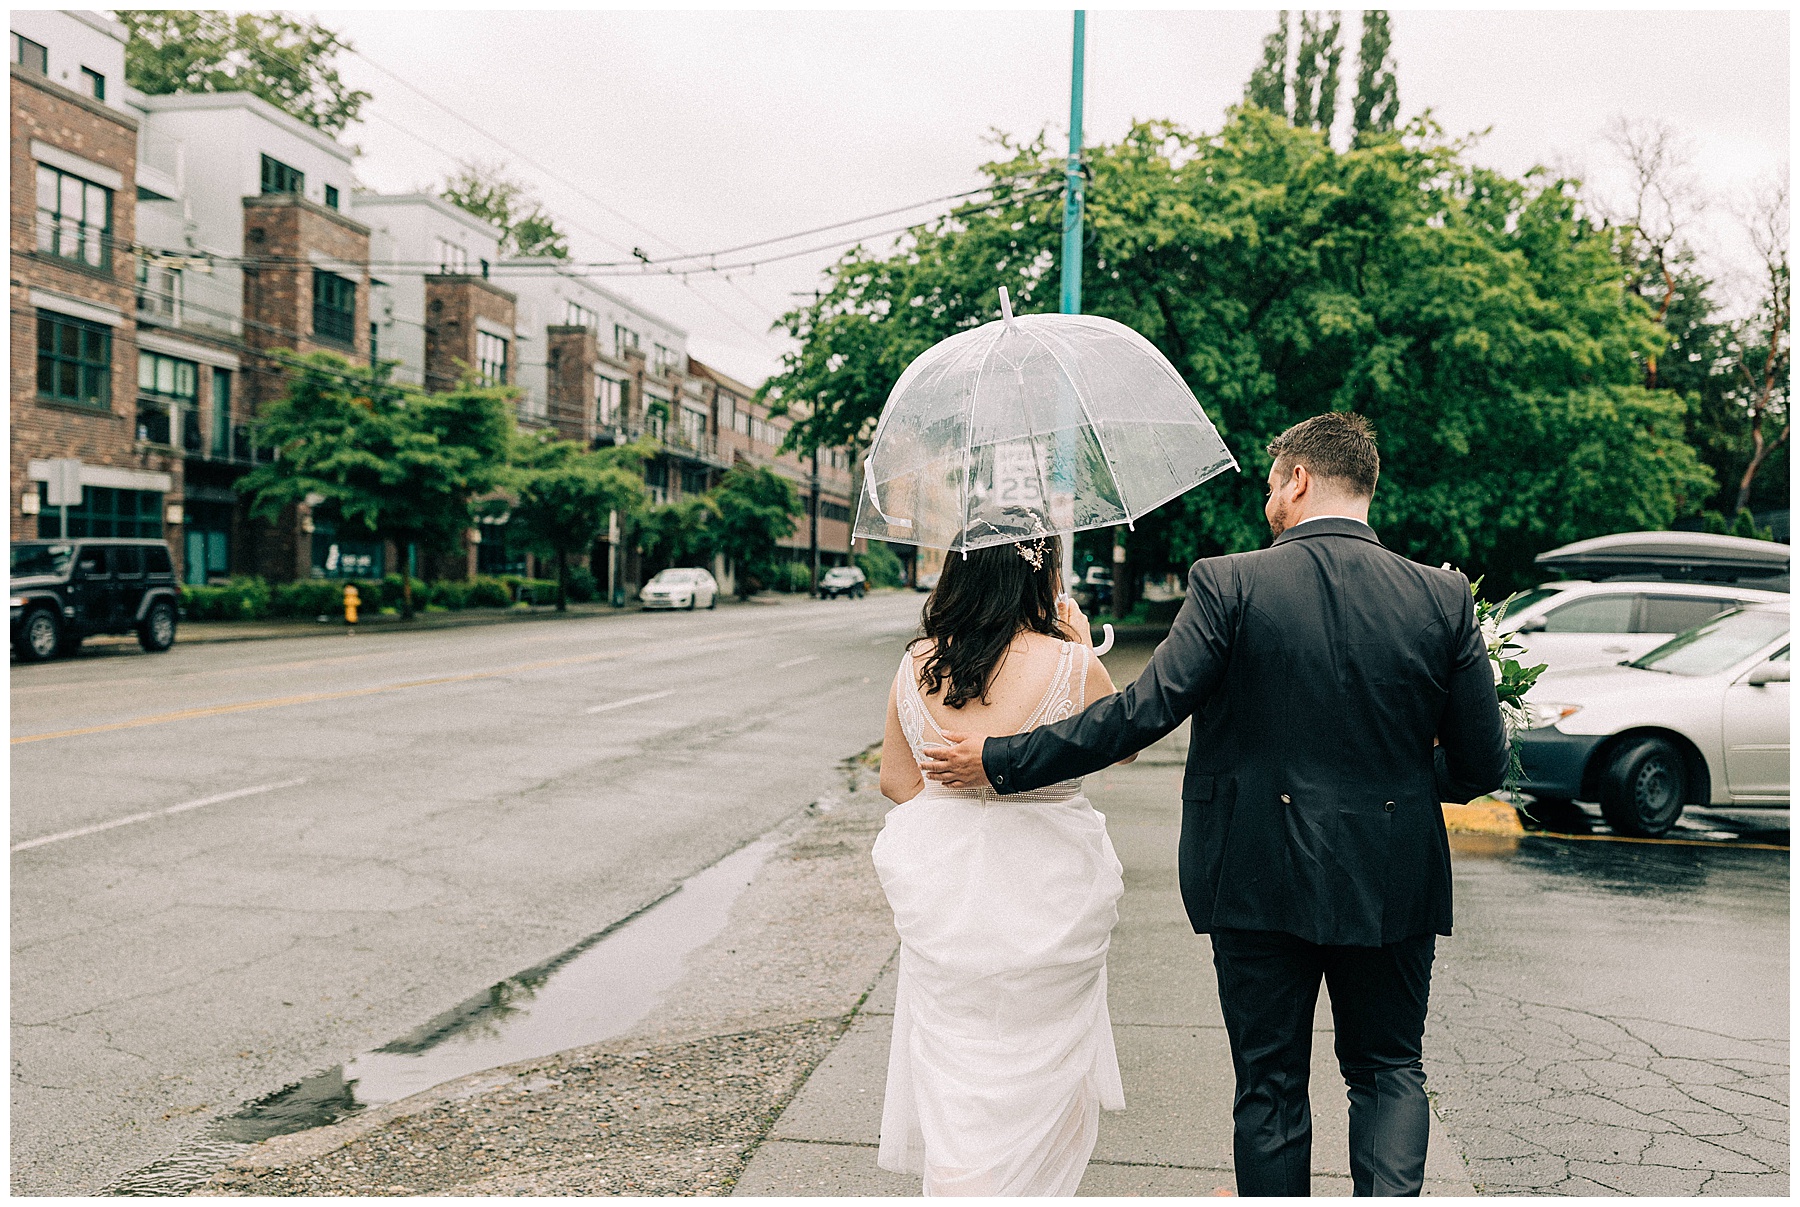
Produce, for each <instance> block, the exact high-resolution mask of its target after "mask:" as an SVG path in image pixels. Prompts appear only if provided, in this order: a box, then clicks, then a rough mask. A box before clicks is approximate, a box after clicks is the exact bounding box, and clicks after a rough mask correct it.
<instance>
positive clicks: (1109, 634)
mask: <svg viewBox="0 0 1800 1207" xmlns="http://www.w3.org/2000/svg"><path fill="white" fill-rule="evenodd" d="M1100 627H1101V629H1103V630H1104V631H1105V633H1106V637H1105V639H1104V640H1103V641H1101V642H1100V644H1099V645H1097V646H1095V647H1094V653H1095V654H1096V655H1099V654H1104V653H1106V651H1107V650H1110V649H1112V647H1113V628H1112V626H1111V625H1110V624H1103V625H1101V626H1100Z"/></svg>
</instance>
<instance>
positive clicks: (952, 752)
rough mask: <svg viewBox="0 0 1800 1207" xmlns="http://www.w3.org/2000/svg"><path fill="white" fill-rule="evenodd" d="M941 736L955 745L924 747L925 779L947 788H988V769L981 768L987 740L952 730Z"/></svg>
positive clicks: (920, 767)
mask: <svg viewBox="0 0 1800 1207" xmlns="http://www.w3.org/2000/svg"><path fill="white" fill-rule="evenodd" d="M942 733H943V735H944V736H945V737H947V738H949V739H950V741H951V742H953V743H955V744H954V745H951V746H927V747H925V748H924V754H925V758H924V759H923V760H922V761H921V762H920V763H919V770H920V771H921V772H922V773H923V774H924V776H925V778H926V779H928V780H931V781H932V782H933V783H938V784H942V785H944V787H946V788H986V787H988V777H987V769H986V768H984V767H983V766H982V765H981V748H982V746H983V745H984V744H985V743H986V742H987V739H986V738H984V737H982V736H981V735H980V734H967V733H957V732H955V731H954V730H949V729H946V730H943V731H942Z"/></svg>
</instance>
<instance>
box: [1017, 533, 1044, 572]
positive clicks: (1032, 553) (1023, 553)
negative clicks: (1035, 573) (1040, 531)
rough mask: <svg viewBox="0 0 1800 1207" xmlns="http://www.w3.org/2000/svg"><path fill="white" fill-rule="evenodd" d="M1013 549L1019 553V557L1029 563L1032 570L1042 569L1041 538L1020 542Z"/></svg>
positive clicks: (1042, 541) (1042, 550) (1042, 547)
mask: <svg viewBox="0 0 1800 1207" xmlns="http://www.w3.org/2000/svg"><path fill="white" fill-rule="evenodd" d="M1013 548H1015V549H1017V550H1018V551H1019V556H1020V557H1022V558H1024V559H1025V560H1026V561H1028V562H1030V563H1031V568H1032V569H1033V570H1042V569H1043V568H1044V540H1043V538H1042V537H1039V538H1037V539H1036V540H1031V541H1020V542H1019V543H1018V544H1017V545H1014V546H1013Z"/></svg>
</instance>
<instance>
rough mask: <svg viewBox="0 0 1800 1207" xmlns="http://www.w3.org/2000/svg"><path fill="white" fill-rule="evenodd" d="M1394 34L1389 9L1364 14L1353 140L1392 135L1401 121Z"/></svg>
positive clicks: (1353, 119) (1353, 111) (1358, 52)
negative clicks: (1395, 66) (1395, 74)
mask: <svg viewBox="0 0 1800 1207" xmlns="http://www.w3.org/2000/svg"><path fill="white" fill-rule="evenodd" d="M1390 41H1391V34H1390V32H1389V29H1388V15H1387V11H1386V10H1385V9H1379V8H1372V9H1367V10H1365V11H1364V12H1363V18H1362V42H1361V44H1360V45H1359V46H1358V47H1357V51H1356V105H1355V108H1354V109H1353V110H1352V111H1351V120H1350V130H1351V137H1352V139H1362V138H1365V137H1368V136H1372V135H1381V134H1392V133H1393V131H1394V123H1395V122H1397V121H1398V120H1399V118H1400V84H1399V81H1398V80H1397V79H1396V78H1395V76H1394V57H1393V51H1392V49H1391V47H1390Z"/></svg>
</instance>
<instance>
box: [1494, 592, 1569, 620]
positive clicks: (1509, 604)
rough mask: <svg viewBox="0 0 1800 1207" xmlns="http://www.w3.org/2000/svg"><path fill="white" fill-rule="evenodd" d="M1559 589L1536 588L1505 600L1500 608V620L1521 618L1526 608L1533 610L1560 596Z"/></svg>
mask: <svg viewBox="0 0 1800 1207" xmlns="http://www.w3.org/2000/svg"><path fill="white" fill-rule="evenodd" d="M1562 590H1563V589H1562V588H1561V587H1538V588H1537V589H1536V590H1532V591H1521V592H1519V594H1518V596H1517V597H1516V598H1513V599H1509V600H1507V601H1506V602H1505V603H1504V604H1502V605H1501V607H1500V619H1502V620H1505V619H1506V618H1507V617H1508V616H1523V615H1524V614H1525V611H1526V609H1527V608H1534V607H1536V606H1537V605H1538V604H1541V603H1543V602H1544V601H1545V600H1546V599H1549V598H1550V597H1551V596H1552V595H1560V594H1562Z"/></svg>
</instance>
